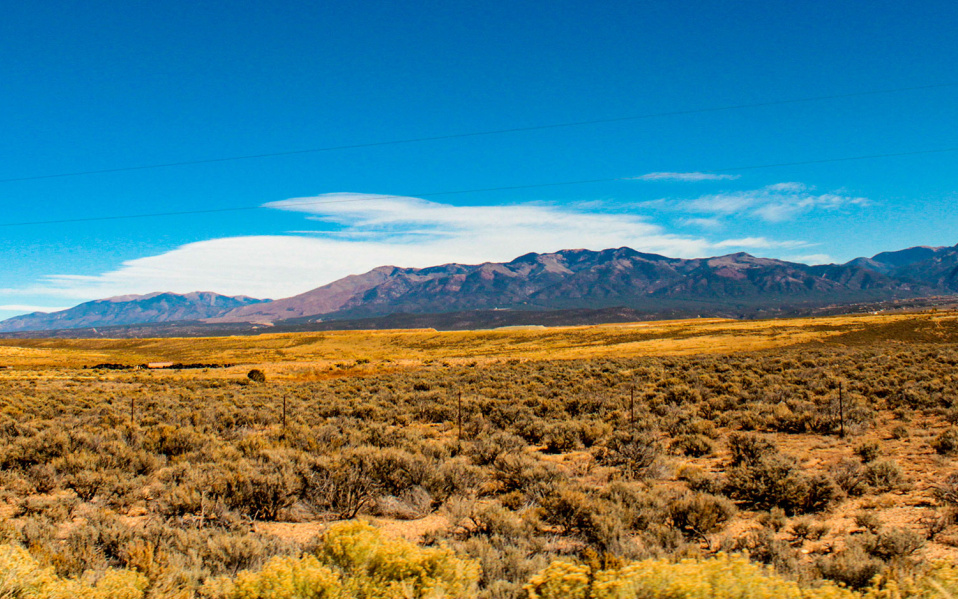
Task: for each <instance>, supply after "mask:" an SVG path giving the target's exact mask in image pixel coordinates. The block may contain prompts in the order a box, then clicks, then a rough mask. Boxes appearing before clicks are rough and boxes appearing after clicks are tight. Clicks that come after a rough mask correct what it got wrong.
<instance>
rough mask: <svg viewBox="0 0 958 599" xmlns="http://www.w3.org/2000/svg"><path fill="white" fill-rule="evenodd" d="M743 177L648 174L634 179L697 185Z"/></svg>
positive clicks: (700, 174) (711, 174)
mask: <svg viewBox="0 0 958 599" xmlns="http://www.w3.org/2000/svg"><path fill="white" fill-rule="evenodd" d="M740 176H741V175H720V174H716V173H648V174H645V175H642V176H639V177H634V178H635V179H636V180H639V181H682V182H685V183H695V182H698V181H731V180H733V179H738V178H739V177H740Z"/></svg>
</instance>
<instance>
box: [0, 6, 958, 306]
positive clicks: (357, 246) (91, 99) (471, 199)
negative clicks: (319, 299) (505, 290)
mask: <svg viewBox="0 0 958 599" xmlns="http://www.w3.org/2000/svg"><path fill="white" fill-rule="evenodd" d="M956 25H958V4H955V3H954V2H944V1H928V2H920V3H905V2H881V1H874V0H872V1H868V2H865V1H862V2H842V1H828V2H826V1H820V2H817V1H804V2H791V3H786V2H767V1H761V2H759V1H755V2H667V1H661V2H617V1H609V2H569V1H555V0H552V1H549V2H512V3H505V2H502V3H475V2H458V1H450V0H445V1H442V2H439V1H435V2H433V1H425V2H415V3H413V2H402V3H400V2H356V1H353V2H335V1H332V2H317V3H305V2H275V3H262V2H256V3H253V2H229V3H227V2H202V3H196V2H163V3H118V2H96V1H90V2H24V3H6V4H5V6H4V8H3V10H2V13H0V55H2V56H3V57H4V59H3V60H2V61H0V81H2V87H0V132H2V135H0V179H4V180H7V179H20V178H24V177H31V176H42V175H52V174H62V173H71V172H78V171H91V170H99V169H111V168H119V167H128V166H138V165H150V164H157V163H169V162H181V161H194V160H204V159H209V158H219V157H230V156H238V155H249V154H262V153H273V152H283V151H290V150H299V149H308V148H318V147H328V146H340V145H352V144H363V143H372V142H380V141H388V140H403V139H410V138H421V137H430V136H440V135H446V134H452V133H467V132H474V131H487V130H499V129H510V128H522V127H532V126H537V125H545V124H551V123H564V122H571V121H585V120H595V119H613V118H618V117H624V116H630V115H643V114H650V113H662V112H670V111H682V110H696V109H701V108H713V107H721V106H727V105H739V104H749V103H761V102H769V101H777V100H792V99H800V98H808V97H815V96H827V95H839V94H853V93H857V92H864V91H872V90H884V89H897V88H909V87H915V86H927V85H945V84H952V83H958V74H956V72H955V68H954V65H955V64H958V44H956V43H955V39H954V32H955V30H956ZM956 97H958V86H952V87H948V86H943V87H937V88H932V89H923V90H912V91H902V92H897V93H888V94H877V95H868V96H858V97H851V98H842V99H833V100H825V101H815V102H804V103H793V104H785V105H777V106H766V107H753V108H743V109H738V110H728V111H719V112H702V113H696V114H689V115H678V116H665V117H657V118H650V119H642V120H633V121H621V122H616V123H607V124H597V125H589V126H578V127H568V128H557V129H545V130H539V131H528V132H519V133H509V134H499V135H489V136H482V137H470V138H460V139H450V140H444V141H431V142H422V143H411V144H400V145H386V146H380V147H375V148H361V149H352V150H343V151H331V152H319V153H307V154H299V155H293V156H278V157H271V158H261V159H249V160H238V161H228V162H219V163H213V164H197V165H190V166H181V167H170V168H157V169H149V170H136V171H128V172H119V173H107V174H90V175H82V176H74V177H62V178H52V179H39V180H26V181H6V182H0V198H2V200H0V201H2V207H3V210H2V215H0V224H6V223H17V222H24V221H40V220H51V219H52V220H56V219H73V218H86V217H98V216H117V215H128V214H138V213H144V212H175V211H187V210H202V209H219V208H229V207H236V206H244V207H245V206H263V205H266V204H271V205H270V206H267V207H264V208H260V209H257V210H251V211H242V212H223V213H215V214H205V215H204V214H197V215H190V216H165V217H157V218H149V219H134V220H112V221H91V222H85V223H64V224H49V225H32V226H17V227H2V228H0V232H2V233H0V258H2V263H3V265H4V268H3V269H2V271H0V317H6V316H11V315H13V314H16V313H22V312H24V311H29V310H30V309H31V308H32V307H47V308H53V307H64V306H69V305H73V304H76V303H78V302H80V301H84V300H87V299H93V298H96V297H104V296H108V295H116V294H124V293H145V292H149V291H159V290H172V291H180V292H185V291H191V290H211V291H218V292H223V293H230V294H237V293H246V294H249V295H256V296H260V297H280V296H283V295H288V294H291V293H294V292H299V291H305V290H307V289H310V288H312V287H316V286H318V285H320V284H323V283H326V282H329V281H330V280H332V279H334V278H337V277H339V276H342V275H344V274H349V273H353V272H361V271H364V270H368V269H369V268H371V267H372V266H376V265H379V264H398V265H401V266H426V265H429V264H434V263H441V262H447V261H450V260H460V261H473V262H478V261H483V260H497V261H498V260H507V259H509V258H511V257H515V255H518V254H521V253H524V252H527V251H553V250H557V249H561V248H566V247H589V248H591V249H603V248H604V247H616V246H621V245H630V246H632V247H636V248H637V249H644V250H648V251H656V252H659V253H665V254H669V255H674V256H683V257H692V256H703V255H717V254H722V253H730V252H733V251H748V252H750V253H753V254H757V255H764V256H771V257H778V258H784V259H790V260H796V261H805V262H810V263H814V262H830V261H846V260H848V259H851V258H853V257H856V256H859V255H872V254H874V253H876V252H879V251H883V250H888V249H898V248H903V247H908V246H912V245H954V244H955V243H958V239H956V235H955V234H954V233H953V231H955V229H956V225H958V212H956V211H955V210H954V209H953V206H954V203H955V200H956V199H958V180H956V172H958V169H956V165H958V152H953V153H939V154H926V155H917V156H909V157H896V158H883V159H873V160H862V161H855V162H837V163H825V164H817V165H805V166H790V167H774V168H762V169H753V170H742V171H729V172H728V173H726V174H728V175H734V176H735V178H732V177H731V176H729V177H722V178H719V177H717V176H714V175H713V176H711V177H703V176H699V175H695V174H694V173H703V172H705V171H711V170H715V169H724V168H729V167H740V166H742V167H744V166H753V165H765V164H771V163H788V162H801V161H809V160H816V159H827V158H841V157H849V156H858V155H864V154H880V153H897V152H908V151H914V150H928V149H937V148H947V147H958V127H956V125H958V102H956V101H955V100H956ZM654 173H679V174H681V175H662V174H658V175H655V174H654ZM690 173H691V174H690ZM650 174H651V175H650ZM629 177H634V179H629V180H620V181H609V182H605V183H595V184H582V185H568V186H556V187H549V188H531V189H515V190H504V191H488V192H479V193H464V194H454V195H437V196H431V195H427V194H430V193H434V192H447V191H460V190H472V189H486V188H499V187H508V186H522V185H532V184H539V183H553V182H564V181H576V180H593V179H616V178H629ZM326 194H334V195H326ZM335 194H356V195H348V196H342V195H335ZM361 194H387V195H391V196H400V197H393V198H386V199H383V198H379V199H377V198H371V199H368V200H363V201H356V202H353V201H350V202H344V203H332V204H331V203H323V204H319V203H313V204H298V205H297V204H294V203H286V204H283V203H282V202H283V201H284V200H290V199H292V198H313V197H316V196H324V197H322V198H319V200H322V201H324V202H325V201H329V200H337V201H338V200H341V199H348V200H354V199H362V198H363V196H362V195H361ZM298 201H300V202H301V201H302V200H298ZM313 201H316V200H313Z"/></svg>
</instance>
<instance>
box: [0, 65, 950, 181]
mask: <svg viewBox="0 0 958 599" xmlns="http://www.w3.org/2000/svg"><path fill="white" fill-rule="evenodd" d="M955 86H958V82H954V83H937V84H931V85H918V86H912V87H898V88H891V89H878V90H867V91H860V92H849V93H844V94H830V95H825V96H809V97H805V98H792V99H786V100H769V101H766V102H751V103H743V104H730V105H726V106H712V107H705V108H692V109H687V110H672V111H666V112H652V113H646V114H638V115H630V116H621V117H613V118H604V119H591V120H582V121H569V122H564V123H548V124H544V125H532V126H527V127H511V128H507V129H491V130H486V131H471V132H465V133H450V134H445V135H434V136H425V137H415V138H407V139H394V140H386V141H375V142H368V143H357V144H344V145H336V146H324V147H317V148H305V149H300V150H285V151H279V152H264V153H259V154H244V155H237V156H224V157H218V158H203V159H198V160H182V161H176V162H163V163H154V164H143V165H134V166H122V167H113V168H105V169H92V170H83V171H72V172H64V173H50V174H43V175H29V176H23V177H8V178H2V179H0V183H16V182H23V181H40V180H44V179H59V178H65V177H79V176H84V175H103V174H108V173H122V172H129V171H142V170H150V169H160V168H174V167H182V166H194V165H202V164H215V163H221V162H232V161H238V160H255V159H261V158H276V157H282V156H295V155H300V154H315V153H320V152H336V151H344V150H357V149H364V148H376V147H383V146H392V145H402V144H415V143H425V142H430V141H444V140H452V139H463V138H469V137H482V136H491V135H505V134H510V133H524V132H531V131H544V130H549V129H561V128H569V127H583V126H589V125H601V124H610V123H622V122H628V121H638V120H644V119H653V118H663V117H670V116H685V115H693V114H704V113H710V112H723V111H730V110H742V109H746V108H762V107H769V106H784V105H788V104H801V103H806V102H822V101H827V100H840V99H846V98H858V97H863V96H876V95H882V94H894V93H902V92H909V91H921V90H929V89H940V88H948V87H955Z"/></svg>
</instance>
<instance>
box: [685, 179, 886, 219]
mask: <svg viewBox="0 0 958 599" xmlns="http://www.w3.org/2000/svg"><path fill="white" fill-rule="evenodd" d="M867 204H868V200H867V199H866V198H862V197H854V196H849V195H844V194H840V193H822V194H819V193H815V190H814V188H811V187H808V186H806V185H804V184H802V183H794V182H792V183H777V184H775V185H769V186H767V187H763V188H761V189H753V190H745V191H733V192H726V193H717V194H709V195H704V196H701V197H699V198H696V199H694V200H689V201H685V202H681V203H679V204H678V207H679V209H681V210H684V211H686V212H698V213H704V214H711V215H730V214H741V215H745V216H749V217H753V218H758V219H761V220H764V221H766V222H772V223H775V222H782V221H787V220H791V219H793V218H795V217H796V216H799V215H801V214H805V213H808V212H811V211H812V210H817V209H822V210H834V209H837V208H842V207H845V206H865V205H867Z"/></svg>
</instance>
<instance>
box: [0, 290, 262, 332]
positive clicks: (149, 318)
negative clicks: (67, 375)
mask: <svg viewBox="0 0 958 599" xmlns="http://www.w3.org/2000/svg"><path fill="white" fill-rule="evenodd" d="M262 301H264V300H259V299H253V298H251V297H245V296H235V297H230V296H226V295H219V294H217V293H210V292H208V291H198V292H193V293H186V294H177V293H150V294H148V295H126V296H119V297H112V298H108V299H101V300H94V301H92V302H86V303H83V304H80V305H79V306H74V307H73V308H70V309H69V310H61V311H59V312H50V313H46V312H34V313H33V314H24V315H22V316H14V317H13V318H8V319H7V320H4V321H2V322H0V332H12V331H50V330H57V329H78V328H85V327H106V326H117V325H130V324H140V323H161V322H177V321H190V320H204V319H207V318H212V317H215V316H222V315H223V314H226V313H227V312H230V311H231V310H234V309H236V308H239V307H241V306H246V305H249V304H255V303H259V302H262Z"/></svg>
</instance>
